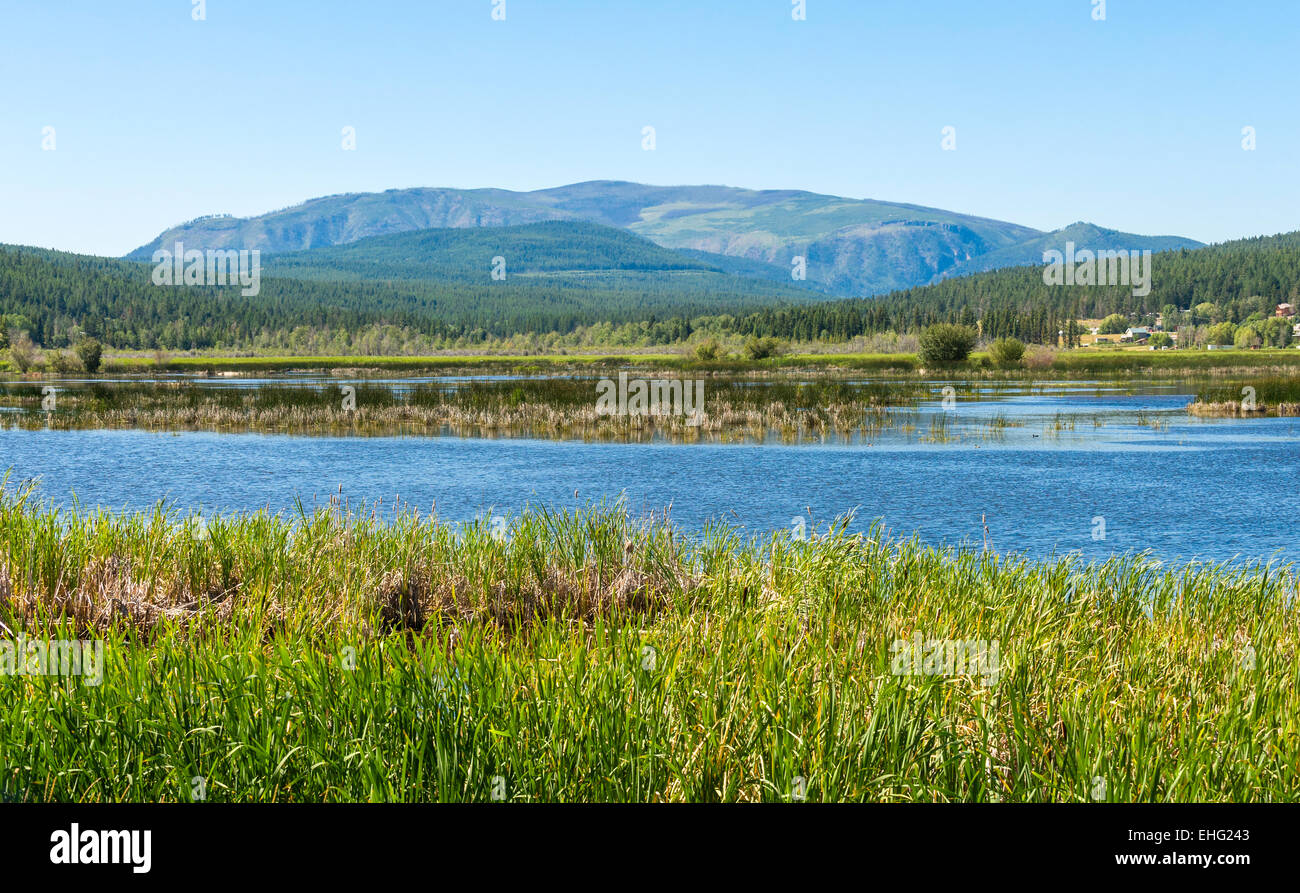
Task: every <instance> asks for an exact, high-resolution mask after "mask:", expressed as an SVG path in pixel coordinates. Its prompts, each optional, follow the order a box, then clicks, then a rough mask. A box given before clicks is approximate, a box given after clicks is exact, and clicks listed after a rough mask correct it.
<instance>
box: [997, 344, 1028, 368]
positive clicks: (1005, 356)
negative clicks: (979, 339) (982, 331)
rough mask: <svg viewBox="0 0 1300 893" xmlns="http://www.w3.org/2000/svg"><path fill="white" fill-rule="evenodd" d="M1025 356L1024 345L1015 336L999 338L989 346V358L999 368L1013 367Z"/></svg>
mask: <svg viewBox="0 0 1300 893" xmlns="http://www.w3.org/2000/svg"><path fill="white" fill-rule="evenodd" d="M1024 357H1025V345H1024V343H1023V342H1020V341H1017V340H1016V339H1015V338H999V339H998V340H997V341H994V342H993V344H992V345H991V346H990V347H989V358H990V359H991V360H993V365H994V366H997V367H998V368H999V369H1015V368H1016V367H1018V366H1019V365H1020V363H1021V361H1022V360H1023V359H1024Z"/></svg>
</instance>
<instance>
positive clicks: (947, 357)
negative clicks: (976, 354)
mask: <svg viewBox="0 0 1300 893" xmlns="http://www.w3.org/2000/svg"><path fill="white" fill-rule="evenodd" d="M978 337H979V335H978V334H977V333H976V332H975V330H974V329H972V328H971V327H970V326H954V325H949V324H947V323H939V324H938V325H933V326H930V327H929V328H927V329H925V331H923V332H921V338H920V342H921V359H922V360H924V361H925V363H926V364H927V365H930V366H942V365H945V364H948V363H960V362H962V361H963V360H965V359H966V358H967V357H968V356H970V352H971V350H972V349H973V348H974V347H975V341H976V339H977V338H978Z"/></svg>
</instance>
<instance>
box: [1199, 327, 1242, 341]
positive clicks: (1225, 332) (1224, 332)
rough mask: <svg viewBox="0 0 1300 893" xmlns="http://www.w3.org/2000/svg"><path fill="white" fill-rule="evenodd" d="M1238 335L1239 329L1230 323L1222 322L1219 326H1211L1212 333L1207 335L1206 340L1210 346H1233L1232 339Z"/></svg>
mask: <svg viewBox="0 0 1300 893" xmlns="http://www.w3.org/2000/svg"><path fill="white" fill-rule="evenodd" d="M1236 334H1237V327H1236V326H1235V325H1233V324H1232V323H1230V322H1221V323H1219V324H1218V325H1214V326H1210V331H1209V332H1207V333H1206V335H1205V340H1206V342H1208V343H1210V344H1231V343H1232V339H1233V338H1234V337H1235V336H1236Z"/></svg>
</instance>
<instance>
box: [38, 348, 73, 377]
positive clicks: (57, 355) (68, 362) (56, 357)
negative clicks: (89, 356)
mask: <svg viewBox="0 0 1300 893" xmlns="http://www.w3.org/2000/svg"><path fill="white" fill-rule="evenodd" d="M45 357H46V360H47V362H48V363H49V366H50V369H51V370H52V371H54V372H58V373H61V374H64V375H66V374H67V373H69V372H80V371H81V362H80V361H79V360H78V359H77V358H76V357H75V356H73V354H72V353H71V352H70V351H65V350H53V351H46V354H45Z"/></svg>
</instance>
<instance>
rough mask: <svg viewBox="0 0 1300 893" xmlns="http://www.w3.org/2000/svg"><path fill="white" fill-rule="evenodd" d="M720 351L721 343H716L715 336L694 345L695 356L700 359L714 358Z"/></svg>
mask: <svg viewBox="0 0 1300 893" xmlns="http://www.w3.org/2000/svg"><path fill="white" fill-rule="evenodd" d="M720 353H722V345H721V344H719V343H718V339H717V338H710V339H709V340H708V341H701V342H700V343H699V344H697V345H695V356H696V358H698V359H701V360H706V361H707V360H716V359H717V358H718V355H719V354H720Z"/></svg>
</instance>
